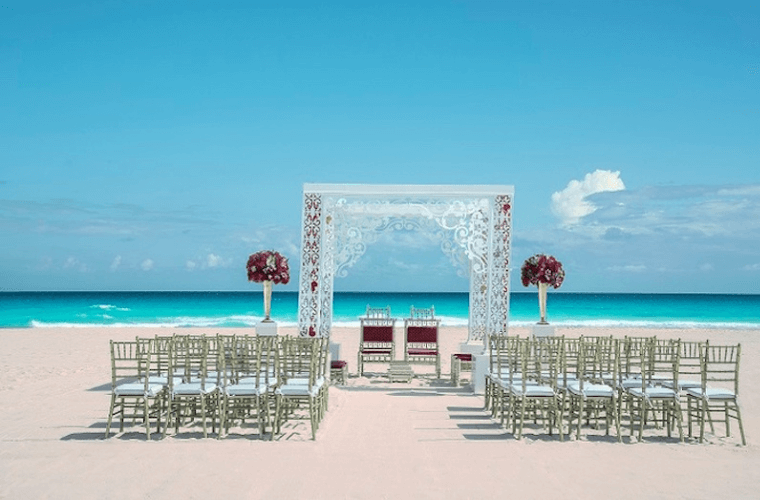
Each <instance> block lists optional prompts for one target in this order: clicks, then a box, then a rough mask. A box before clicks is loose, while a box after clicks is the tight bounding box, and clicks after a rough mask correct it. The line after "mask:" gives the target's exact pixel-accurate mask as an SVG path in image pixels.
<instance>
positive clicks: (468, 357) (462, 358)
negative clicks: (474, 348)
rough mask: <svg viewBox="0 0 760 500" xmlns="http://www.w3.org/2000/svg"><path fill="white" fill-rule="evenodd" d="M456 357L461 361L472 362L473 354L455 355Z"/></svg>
mask: <svg viewBox="0 0 760 500" xmlns="http://www.w3.org/2000/svg"><path fill="white" fill-rule="evenodd" d="M454 357H455V358H456V359H458V360H460V361H472V354H462V353H458V354H454Z"/></svg>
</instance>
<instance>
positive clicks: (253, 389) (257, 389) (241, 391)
mask: <svg viewBox="0 0 760 500" xmlns="http://www.w3.org/2000/svg"><path fill="white" fill-rule="evenodd" d="M267 389H268V387H267V386H266V384H259V385H258V386H257V385H255V384H235V385H229V386H227V387H226V388H225V390H224V391H225V393H226V394H227V395H228V396H233V397H234V396H261V395H262V394H266V393H267Z"/></svg>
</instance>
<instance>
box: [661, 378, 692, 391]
mask: <svg viewBox="0 0 760 500" xmlns="http://www.w3.org/2000/svg"><path fill="white" fill-rule="evenodd" d="M660 384H661V385H662V386H663V387H669V388H671V389H672V388H673V381H672V380H663V381H662V382H660ZM695 387H699V388H701V387H702V382H700V381H699V380H689V379H683V380H680V379H679V380H678V389H679V390H681V391H685V390H686V389H694V388H695Z"/></svg>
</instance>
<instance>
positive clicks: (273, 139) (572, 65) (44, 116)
mask: <svg viewBox="0 0 760 500" xmlns="http://www.w3.org/2000/svg"><path fill="white" fill-rule="evenodd" d="M0 3H1V5H0V234H2V240H3V244H2V245H0V290H6V291H8V290H250V289H254V288H257V287H258V288H260V285H254V284H250V283H248V282H247V281H246V278H245V269H244V266H245V262H246V259H247V256H248V255H249V254H250V253H253V252H255V251H258V250H261V249H266V248H274V249H278V250H280V251H282V252H283V253H285V254H286V255H287V256H288V257H290V260H291V266H292V267H293V268H294V273H293V274H294V276H297V270H298V266H299V260H298V258H299V257H298V254H299V247H300V231H301V228H300V220H301V198H302V186H303V183H305V182H314V183H371V184H374V183H383V184H407V183H409V184H499V185H505V184H506V185H514V186H515V206H514V221H513V255H512V261H513V266H514V272H513V280H512V286H513V288H514V289H515V290H523V288H522V285H521V284H520V283H519V266H520V264H521V263H522V261H524V260H525V259H526V258H527V257H529V256H530V255H532V254H534V253H539V252H542V253H551V254H553V255H555V256H556V257H557V258H558V259H559V260H560V261H562V262H563V264H564V266H565V268H566V271H567V279H566V281H565V284H564V285H563V287H562V290H565V291H609V292H727V293H734V292H738V293H760V285H758V283H759V282H760V148H759V147H758V145H759V144H760V8H759V7H758V6H757V3H756V2H731V1H727V2H659V1H658V2H614V1H605V2H602V1H596V2H564V1H562V2H541V1H536V2H489V1H452V2H446V1H431V2H395V1H387V0H386V1H382V2H372V1H367V2H356V1H346V2H333V1H325V2H288V1H278V2H274V1H273V2H265V1H262V2H208V1H188V2H147V1H146V2H129V1H91V2H78V1H68V2H35V1H24V2H13V1H7V0H6V1H3V2H0ZM278 289H280V290H283V289H284V290H296V289H297V279H294V280H292V281H291V284H289V285H287V286H284V287H281V288H278ZM336 289H338V290H370V291H371V290H378V291H382V290H391V291H393V290H419V291H439V290H443V291H445V290H466V289H467V280H466V279H463V278H461V277H459V276H457V274H456V269H454V268H453V267H452V266H451V264H450V263H449V261H448V259H447V258H446V256H445V255H443V253H442V252H441V251H440V250H439V249H438V248H436V247H435V245H434V244H433V243H431V242H430V241H429V239H428V238H426V237H425V235H415V234H404V233H394V234H388V235H386V237H385V238H384V240H383V241H381V242H379V243H377V244H376V245H375V246H374V247H371V248H369V249H368V251H367V254H366V255H365V256H364V258H363V259H362V260H360V261H359V262H358V263H357V264H356V266H354V267H353V268H352V269H351V270H350V272H349V275H348V276H347V277H345V278H342V279H339V280H337V281H336Z"/></svg>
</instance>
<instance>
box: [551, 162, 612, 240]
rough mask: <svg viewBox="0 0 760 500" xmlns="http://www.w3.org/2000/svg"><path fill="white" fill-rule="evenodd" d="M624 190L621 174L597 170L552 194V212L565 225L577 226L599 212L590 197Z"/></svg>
mask: <svg viewBox="0 0 760 500" xmlns="http://www.w3.org/2000/svg"><path fill="white" fill-rule="evenodd" d="M624 189H625V184H623V180H622V179H621V178H620V172H612V171H610V170H596V171H594V172H592V173H590V174H586V176H585V177H584V178H583V180H582V181H577V180H572V181H570V182H569V183H568V184H567V187H566V188H565V189H563V190H562V191H557V192H556V193H554V194H552V201H551V210H552V212H553V213H554V215H556V216H557V217H559V218H560V220H561V222H562V224H563V225H565V226H570V225H573V224H577V223H578V222H579V221H580V220H581V219H582V218H583V217H585V216H587V215H589V214H592V213H594V212H595V211H596V210H597V207H596V205H594V204H593V203H591V202H590V201H589V200H587V199H586V198H587V197H588V196H590V195H592V194H596V193H604V192H609V191H622V190H624Z"/></svg>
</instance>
